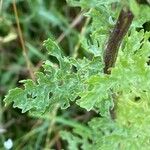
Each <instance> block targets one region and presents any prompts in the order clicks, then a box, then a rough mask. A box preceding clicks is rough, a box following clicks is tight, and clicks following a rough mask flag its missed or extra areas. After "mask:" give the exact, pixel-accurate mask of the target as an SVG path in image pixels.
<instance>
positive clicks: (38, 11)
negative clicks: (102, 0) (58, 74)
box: [0, 0, 85, 150]
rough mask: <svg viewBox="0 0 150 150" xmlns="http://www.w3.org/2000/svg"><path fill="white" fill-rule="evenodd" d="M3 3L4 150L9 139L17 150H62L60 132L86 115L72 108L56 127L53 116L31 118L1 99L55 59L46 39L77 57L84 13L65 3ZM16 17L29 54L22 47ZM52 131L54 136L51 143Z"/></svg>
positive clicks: (0, 115) (0, 124)
mask: <svg viewBox="0 0 150 150" xmlns="http://www.w3.org/2000/svg"><path fill="white" fill-rule="evenodd" d="M0 2H1V3H0V99H1V100H0V149H4V146H3V144H4V141H7V139H9V138H11V139H12V141H13V145H14V146H13V149H28V150H29V149H41V148H46V147H47V145H51V146H53V148H56V149H60V146H61V144H60V138H59V130H60V129H61V128H62V127H63V126H64V125H66V124H69V125H70V126H74V123H73V122H72V119H73V118H76V119H80V117H81V116H78V115H82V114H84V111H83V110H81V109H78V110H77V109H76V107H77V106H73V108H71V109H69V110H67V111H65V112H63V113H62V112H59V114H60V117H58V118H57V120H58V124H57V125H53V124H52V123H51V119H52V117H53V115H51V114H50V116H49V117H50V118H49V117H48V119H36V118H32V117H29V116H28V115H27V114H21V113H20V110H18V109H12V107H11V106H10V107H4V103H3V101H2V99H3V98H4V95H5V94H6V93H7V92H8V90H9V89H11V88H13V87H16V86H20V84H19V83H18V81H19V80H21V79H26V78H34V75H33V72H35V71H37V70H38V69H39V68H40V67H41V65H42V62H43V60H46V59H53V58H48V57H49V56H48V54H47V52H46V51H45V48H44V47H43V41H44V40H45V39H47V38H48V37H53V38H55V39H57V41H58V43H61V46H62V48H63V49H64V50H65V51H64V53H65V54H66V55H74V51H75V49H76V48H75V47H78V41H79V38H78V37H79V35H80V34H81V33H80V32H81V30H82V27H83V26H84V24H85V18H84V17H83V13H82V12H81V10H80V9H79V8H72V7H70V6H68V5H67V4H66V1H65V0H61V1H60V0H36V1H33V0H27V1H26V0H16V2H15V1H12V0H6V1H5V0H4V1H2V0H1V1H0ZM14 5H15V6H16V9H17V10H16V11H17V14H18V18H16V17H17V16H16V15H15V12H14ZM17 19H18V20H19V24H20V28H21V31H20V32H22V37H21V38H23V45H24V47H25V50H23V47H22V45H21V39H20V37H19V32H18V30H19V29H18V26H17ZM81 51H82V50H81ZM81 53H82V52H81ZM81 55H82V54H81ZM76 111H77V112H76ZM74 112H76V113H74ZM74 114H76V115H74ZM54 117H55V114H54ZM78 117H79V118H78ZM66 118H67V119H66ZM81 119H82V117H81ZM59 122H60V123H59ZM49 132H52V133H53V134H52V135H51V139H50V141H49V140H48V137H49ZM54 145H55V146H54Z"/></svg>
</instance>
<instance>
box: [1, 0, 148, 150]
mask: <svg viewBox="0 0 150 150" xmlns="http://www.w3.org/2000/svg"><path fill="white" fill-rule="evenodd" d="M68 2H70V4H71V5H75V6H80V7H81V8H83V9H87V10H88V9H90V8H92V9H90V11H89V12H88V13H87V14H86V15H87V16H90V17H91V18H92V23H91V25H90V27H89V33H90V36H89V38H88V37H83V38H82V39H83V41H82V47H83V48H84V49H86V50H87V51H88V52H90V53H93V55H92V58H91V59H90V58H83V59H75V58H72V57H66V56H65V55H64V54H63V52H62V51H61V49H60V47H59V46H58V45H57V44H56V42H55V41H53V40H52V39H50V38H49V39H48V40H46V41H45V42H44V46H45V47H46V49H47V51H48V53H49V55H50V56H53V57H54V58H55V59H54V60H53V61H49V60H47V61H46V62H45V63H44V65H43V69H44V71H43V72H42V71H41V72H40V71H39V72H37V73H36V81H32V80H30V79H28V80H23V81H21V83H24V88H15V89H12V90H10V91H9V93H8V95H7V96H6V97H5V99H4V101H5V103H6V104H10V103H12V102H13V106H14V107H18V108H20V109H22V112H23V113H24V112H27V111H29V112H30V114H32V115H35V114H36V115H37V114H39V115H41V116H42V115H43V114H44V113H46V112H50V111H52V110H53V108H54V107H55V106H56V104H58V105H59V106H60V107H61V109H66V108H68V107H69V106H70V103H71V101H74V102H76V104H77V105H78V106H80V107H81V108H84V109H86V110H87V111H90V110H92V111H95V112H96V113H97V114H98V115H99V116H98V117H93V118H92V119H91V121H89V122H88V126H87V131H83V130H82V129H81V128H79V127H77V126H75V127H74V128H73V131H72V132H69V131H67V130H66V131H61V137H62V139H63V140H66V141H67V142H68V149H74V150H77V149H80V148H81V149H84V150H88V149H89V150H90V149H96V150H110V149H113V150H117V149H118V150H119V149H124V150H129V149H133V150H138V149H143V150H146V149H147V148H148V147H149V145H150V136H149V135H150V127H149V123H150V102H149V100H150V86H149V85H150V80H149V77H150V66H149V65H148V61H149V56H150V51H149V50H150V42H149V38H150V32H144V30H140V31H137V29H136V27H140V26H141V25H142V24H143V23H145V22H146V21H148V20H149V17H148V16H146V17H145V18H144V16H143V15H144V14H145V13H146V12H148V10H149V7H148V6H144V5H142V6H138V4H136V2H135V1H134V5H133V6H132V7H130V8H131V10H132V11H133V12H134V14H135V16H136V18H135V20H134V22H133V26H132V27H131V29H130V31H129V33H128V35H127V36H126V37H125V39H124V41H123V43H122V45H121V47H120V51H119V54H118V58H117V62H116V65H115V67H114V68H112V72H111V74H110V75H107V74H104V73H103V67H104V65H103V59H102V58H103V57H102V56H103V49H104V47H105V44H106V39H108V36H109V30H111V29H112V27H113V24H112V22H110V18H109V17H112V18H115V19H114V22H115V21H116V17H117V15H118V10H119V7H120V5H121V4H120V3H119V2H118V1H114V0H113V1H112V0H110V1H107V2H104V1H101V0H93V1H86V0H80V1H75V0H68ZM112 2H113V3H114V2H115V3H116V4H117V6H116V7H117V8H116V9H115V11H114V10H112V9H111V4H112ZM129 6H131V4H130V3H129ZM138 7H140V9H141V12H139V8H138ZM110 14H111V15H110ZM140 15H142V19H141V20H140V21H139V20H137V18H139V17H140ZM99 20H100V21H99ZM141 23H142V24H141ZM87 34H88V33H87ZM89 40H91V42H89ZM112 109H114V113H115V119H114V120H112V118H111V113H110V110H112Z"/></svg>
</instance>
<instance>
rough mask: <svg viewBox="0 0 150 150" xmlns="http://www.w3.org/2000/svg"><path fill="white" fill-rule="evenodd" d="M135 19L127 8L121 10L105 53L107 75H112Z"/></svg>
mask: <svg viewBox="0 0 150 150" xmlns="http://www.w3.org/2000/svg"><path fill="white" fill-rule="evenodd" d="M133 17H134V16H133V14H132V12H131V11H130V10H129V9H127V8H125V9H122V10H121V12H120V15H119V17H118V20H117V23H116V25H115V27H114V30H113V32H112V33H111V35H110V37H109V39H108V43H107V47H106V49H105V51H104V63H105V67H104V73H105V74H110V73H111V70H110V68H112V67H113V66H114V65H115V62H116V58H117V54H118V50H119V47H120V44H121V42H122V40H123V38H124V36H125V35H126V33H127V31H128V29H129V27H130V25H131V23H132V20H133Z"/></svg>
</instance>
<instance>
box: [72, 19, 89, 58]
mask: <svg viewBox="0 0 150 150" xmlns="http://www.w3.org/2000/svg"><path fill="white" fill-rule="evenodd" d="M90 19H91V18H90V17H88V18H87V19H86V21H85V23H84V26H83V27H82V29H81V33H80V36H81V37H82V36H83V35H84V34H85V32H86V27H87V25H88V24H89V22H90ZM80 45H81V40H80V39H79V40H78V43H77V44H76V46H75V48H74V54H73V57H74V58H76V57H77V56H78V49H79V47H80Z"/></svg>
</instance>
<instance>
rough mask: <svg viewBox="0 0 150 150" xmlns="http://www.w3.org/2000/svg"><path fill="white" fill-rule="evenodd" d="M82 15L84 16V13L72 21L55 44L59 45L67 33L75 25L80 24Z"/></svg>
mask: <svg viewBox="0 0 150 150" xmlns="http://www.w3.org/2000/svg"><path fill="white" fill-rule="evenodd" d="M83 14H84V12H81V13H80V14H79V15H77V16H76V18H75V19H74V20H73V22H72V23H71V24H70V25H69V29H68V30H67V31H66V32H63V33H62V34H61V35H60V36H59V37H58V39H57V43H60V42H61V41H62V40H63V39H64V37H65V36H66V35H68V34H69V32H70V31H71V29H72V28H74V27H75V26H76V25H78V24H79V23H80V22H81V20H82V19H83V17H84V16H83Z"/></svg>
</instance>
